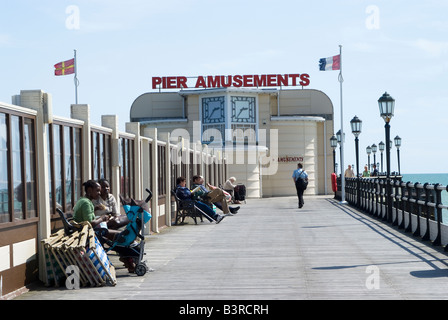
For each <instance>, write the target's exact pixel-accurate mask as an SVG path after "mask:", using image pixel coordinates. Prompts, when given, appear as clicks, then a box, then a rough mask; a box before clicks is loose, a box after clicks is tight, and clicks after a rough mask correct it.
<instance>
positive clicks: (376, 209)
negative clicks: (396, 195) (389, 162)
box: [373, 178, 380, 217]
mask: <svg viewBox="0 0 448 320" xmlns="http://www.w3.org/2000/svg"><path fill="white" fill-rule="evenodd" d="M379 185H380V179H379V178H377V179H375V211H374V212H373V216H374V217H378V202H379V201H378V200H379Z"/></svg>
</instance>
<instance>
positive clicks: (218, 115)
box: [202, 97, 225, 123]
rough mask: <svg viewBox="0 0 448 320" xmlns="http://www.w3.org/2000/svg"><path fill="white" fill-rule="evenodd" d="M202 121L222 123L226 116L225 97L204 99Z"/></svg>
mask: <svg viewBox="0 0 448 320" xmlns="http://www.w3.org/2000/svg"><path fill="white" fill-rule="evenodd" d="M202 122H203V123H221V122H225V118H224V97H211V98H203V99H202Z"/></svg>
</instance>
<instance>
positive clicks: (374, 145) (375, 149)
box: [372, 144, 378, 164]
mask: <svg viewBox="0 0 448 320" xmlns="http://www.w3.org/2000/svg"><path fill="white" fill-rule="evenodd" d="M377 150H378V147H377V146H376V144H372V153H373V164H376V151H377Z"/></svg>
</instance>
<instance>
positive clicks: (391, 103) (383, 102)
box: [378, 92, 395, 222]
mask: <svg viewBox="0 0 448 320" xmlns="http://www.w3.org/2000/svg"><path fill="white" fill-rule="evenodd" d="M378 106H379V108H380V116H381V118H383V119H384V122H385V125H384V128H385V131H386V167H387V168H386V194H387V221H389V222H391V221H392V198H391V185H390V148H391V146H390V124H389V122H390V120H391V119H392V117H393V116H394V109H395V100H394V99H393V98H392V97H391V96H390V95H389V94H388V93H387V92H385V93H384V94H383V95H382V96H381V97H380V98H379V99H378Z"/></svg>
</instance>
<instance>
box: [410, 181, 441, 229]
mask: <svg viewBox="0 0 448 320" xmlns="http://www.w3.org/2000/svg"><path fill="white" fill-rule="evenodd" d="M402 181H403V182H414V183H416V182H419V183H421V184H425V183H431V184H437V183H438V184H441V185H443V186H447V185H448V173H412V174H403V178H402ZM442 204H444V205H448V192H447V191H442ZM442 221H443V223H445V224H448V210H447V209H443V210H442Z"/></svg>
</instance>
